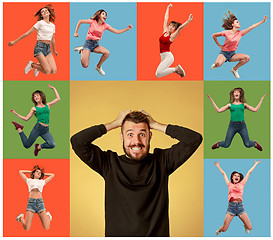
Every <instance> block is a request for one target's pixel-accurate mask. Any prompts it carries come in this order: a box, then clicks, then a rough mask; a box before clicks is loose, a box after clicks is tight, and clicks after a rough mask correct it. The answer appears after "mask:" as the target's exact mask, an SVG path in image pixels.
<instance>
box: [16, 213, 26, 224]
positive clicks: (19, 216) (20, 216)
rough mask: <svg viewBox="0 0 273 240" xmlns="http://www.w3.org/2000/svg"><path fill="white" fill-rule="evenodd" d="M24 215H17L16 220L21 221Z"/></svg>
mask: <svg viewBox="0 0 273 240" xmlns="http://www.w3.org/2000/svg"><path fill="white" fill-rule="evenodd" d="M23 217H24V214H23V213H20V214H19V215H18V216H17V217H16V221H18V222H21V218H23Z"/></svg>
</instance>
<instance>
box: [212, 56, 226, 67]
mask: <svg viewBox="0 0 273 240" xmlns="http://www.w3.org/2000/svg"><path fill="white" fill-rule="evenodd" d="M225 61H226V58H225V56H224V55H223V54H219V55H218V57H217V58H216V60H215V62H214V67H213V69H214V68H217V67H221V66H222V65H223V63H224V62H225Z"/></svg>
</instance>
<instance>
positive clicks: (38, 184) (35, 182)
mask: <svg viewBox="0 0 273 240" xmlns="http://www.w3.org/2000/svg"><path fill="white" fill-rule="evenodd" d="M44 185H45V180H42V179H33V178H28V179H27V186H28V190H29V192H30V191H31V190H32V189H35V188H37V189H38V190H39V191H40V192H41V193H42V191H43V186H44Z"/></svg>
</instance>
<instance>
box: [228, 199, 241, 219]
mask: <svg viewBox="0 0 273 240" xmlns="http://www.w3.org/2000/svg"><path fill="white" fill-rule="evenodd" d="M227 213H228V214H230V215H232V216H239V215H242V214H243V213H245V208H244V204H243V203H242V202H229V203H228V209H227Z"/></svg>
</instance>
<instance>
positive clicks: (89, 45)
mask: <svg viewBox="0 0 273 240" xmlns="http://www.w3.org/2000/svg"><path fill="white" fill-rule="evenodd" d="M98 46H99V41H96V40H91V39H86V40H85V42H84V45H83V50H88V51H90V52H93V51H94V49H95V48H96V47H98Z"/></svg>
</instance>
